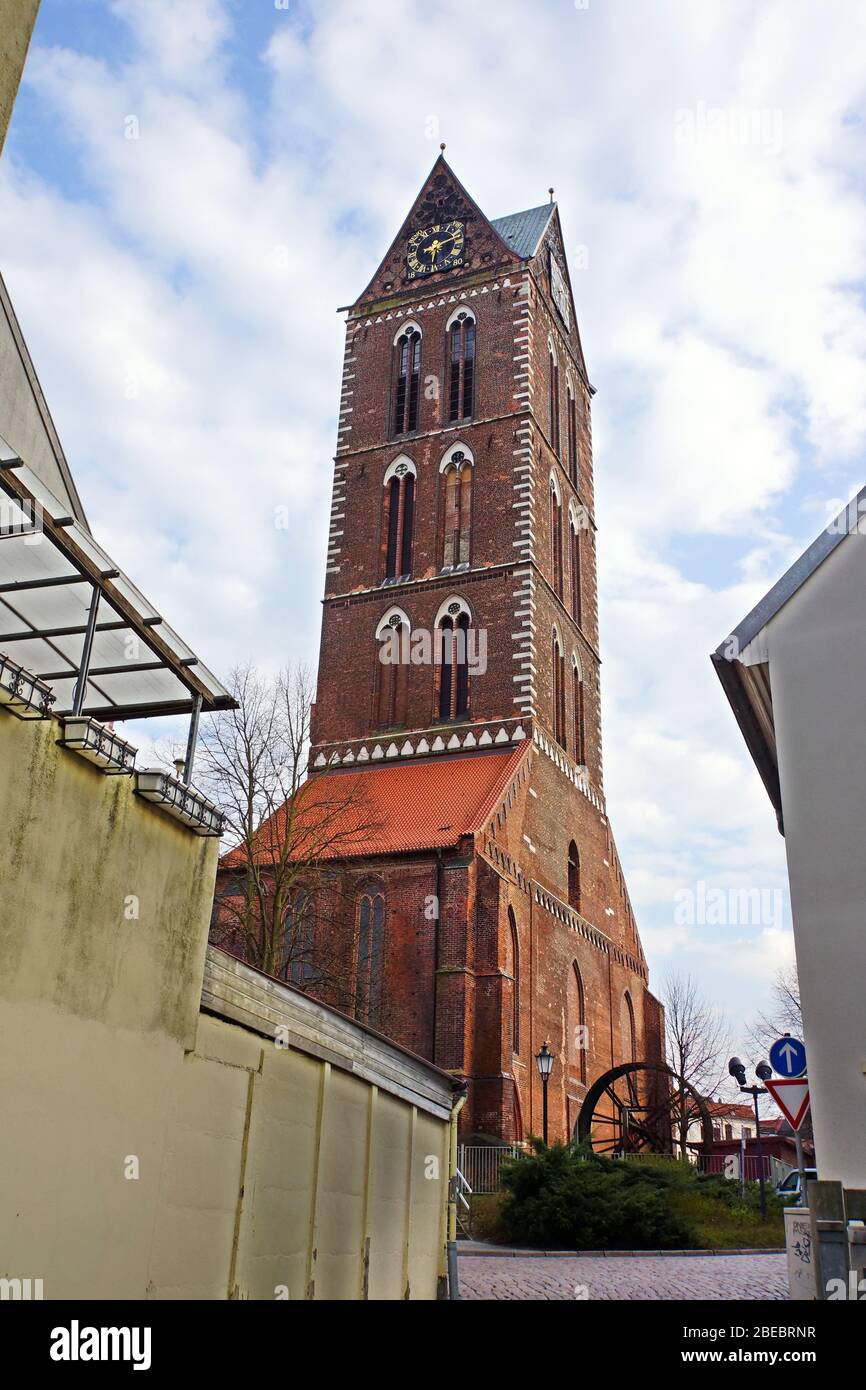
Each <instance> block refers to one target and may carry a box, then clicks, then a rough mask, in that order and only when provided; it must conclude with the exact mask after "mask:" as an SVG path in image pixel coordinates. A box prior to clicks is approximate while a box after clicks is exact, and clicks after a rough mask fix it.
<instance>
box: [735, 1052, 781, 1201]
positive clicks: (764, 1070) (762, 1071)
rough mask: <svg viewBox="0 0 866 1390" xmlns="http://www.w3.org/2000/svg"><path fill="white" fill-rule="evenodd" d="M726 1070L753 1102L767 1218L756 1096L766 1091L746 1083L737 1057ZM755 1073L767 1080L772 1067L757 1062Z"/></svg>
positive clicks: (760, 1179) (759, 1175) (762, 1155)
mask: <svg viewBox="0 0 866 1390" xmlns="http://www.w3.org/2000/svg"><path fill="white" fill-rule="evenodd" d="M728 1072H729V1074H730V1075H731V1076H732V1077H733V1078H734V1080H735V1081H737V1082H739V1086H740V1090H741V1091H742V1092H743V1093H744V1094H745V1095H747V1096H751V1097H752V1100H753V1101H754V1104H755V1136H756V1138H757V1141H758V1183H759V1186H760V1190H761V1220H762V1221H766V1219H767V1194H766V1191H765V1190H764V1146H763V1144H762V1143H761V1116H760V1114H759V1112H758V1096H765V1095H766V1094H767V1092H766V1091H765V1090H764V1088H763V1087H762V1086H747V1085H746V1068H745V1067H744V1066H743V1064H742V1062H741V1061H740V1059H739V1057H732V1058H731V1060H730V1061H729V1062H728ZM755 1075H756V1076H757V1078H758V1080H759V1081H769V1079H770V1077H771V1076H772V1075H773V1068H772V1067H771V1066H770V1065H769V1064H768V1063H767V1062H759V1063H758V1065H757V1066H756V1067H755Z"/></svg>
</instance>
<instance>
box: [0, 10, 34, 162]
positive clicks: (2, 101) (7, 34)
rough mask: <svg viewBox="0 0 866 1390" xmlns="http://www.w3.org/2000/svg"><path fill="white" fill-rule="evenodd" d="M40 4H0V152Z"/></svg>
mask: <svg viewBox="0 0 866 1390" xmlns="http://www.w3.org/2000/svg"><path fill="white" fill-rule="evenodd" d="M38 9H39V0H0V150H2V149H3V142H4V140H5V139H6V131H7V130H8V128H9V121H10V119H11V116H12V107H13V106H14V105H15V95H16V93H17V91H18V84H19V82H20V81H21V73H22V70H23V68H24V59H25V58H26V57H27V49H28V46H29V44H30V35H31V34H32V33H33V25H34V24H35V23H36V12H37V10H38Z"/></svg>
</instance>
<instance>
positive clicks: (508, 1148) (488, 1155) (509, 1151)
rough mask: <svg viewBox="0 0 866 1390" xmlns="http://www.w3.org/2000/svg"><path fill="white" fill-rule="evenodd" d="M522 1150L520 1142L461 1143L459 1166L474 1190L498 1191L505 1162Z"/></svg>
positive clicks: (461, 1173) (484, 1191)
mask: <svg viewBox="0 0 866 1390" xmlns="http://www.w3.org/2000/svg"><path fill="white" fill-rule="evenodd" d="M521 1152H522V1146H521V1145H520V1144H459V1145H458V1147H457V1167H458V1170H459V1172H460V1175H461V1177H463V1176H464V1175H465V1178H464V1181H466V1182H467V1183H468V1185H469V1187H470V1189H471V1191H472V1192H475V1193H484V1194H488V1193H491V1192H498V1191H499V1190H500V1186H501V1183H500V1179H499V1173H500V1169H501V1168H502V1165H503V1163H506V1162H507V1161H508V1160H509V1159H511V1158H514V1157H516V1155H517V1154H519V1153H521Z"/></svg>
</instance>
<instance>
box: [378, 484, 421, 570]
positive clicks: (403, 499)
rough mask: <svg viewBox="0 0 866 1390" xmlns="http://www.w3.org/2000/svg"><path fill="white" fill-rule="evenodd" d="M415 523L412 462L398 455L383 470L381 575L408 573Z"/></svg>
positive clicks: (410, 564)
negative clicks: (383, 558)
mask: <svg viewBox="0 0 866 1390" xmlns="http://www.w3.org/2000/svg"><path fill="white" fill-rule="evenodd" d="M414 526H415V465H414V464H413V463H411V462H410V461H409V460H408V459H398V460H397V461H396V462H394V463H392V464H391V465H390V467H389V468H388V470H387V472H386V473H385V528H384V529H385V537H386V541H385V578H386V579H406V578H408V577H409V575H410V574H411V573H412V539H413V531H414Z"/></svg>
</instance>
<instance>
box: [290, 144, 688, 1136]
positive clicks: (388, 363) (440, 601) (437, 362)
mask: <svg viewBox="0 0 866 1390" xmlns="http://www.w3.org/2000/svg"><path fill="white" fill-rule="evenodd" d="M592 394H593V388H592V387H591V386H590V383H589V380H588V378H587V373H586V367H585V364H584V358H583V351H582V348H581V342H580V335H579V333H578V327H577V322H576V317H575V309H574V301H573V298H572V293H571V288H570V281H569V274H568V266H567V262H566V257H565V251H564V245H563V238H562V230H561V227H560V220H559V213H558V211H557V208H556V205H555V204H554V203H550V204H545V205H544V206H542V207H536V208H532V209H530V210H529V211H526V212H520V213H515V214H512V215H510V216H507V217H500V218H497V219H495V220H493V221H491V220H489V219H488V218H487V217H486V216H485V215H484V213H483V212H482V211H481V210H480V208H479V207H478V206H477V205H476V204H475V202H474V201H473V200H472V198H471V197H470V195H469V194H468V193H467V192H466V190H465V189H464V188H463V187H462V186H461V184H460V183H459V181H458V180H457V178H456V177H455V176H454V174H453V173H452V171H451V169H450V168H449V166H448V164H447V163H446V161H445V159H444V157H440V158H439V159H438V160H437V161H436V163H435V165H434V167H433V169H432V171H431V173H430V175H429V177H428V179H427V181H426V183H425V184H424V186H423V188H422V189H421V192H420V193H419V195H418V197H417V198H416V200H415V203H414V205H413V207H412V209H411V211H410V213H409V215H408V217H407V218H406V221H405V222H404V224H403V226H402V227H401V229H400V231H399V232H398V234H397V237H396V238H395V240H394V242H393V244H392V245H391V247H390V249H389V250H388V252H387V254H386V256H385V258H384V260H383V261H382V264H381V265H380V267H379V269H378V270H377V271H376V274H375V275H374V276H373V279H372V280H371V282H370V284H369V285H368V287H367V288H366V289H365V290H364V292H363V294H361V296H360V297H359V299H358V300H357V301H356V303H355V304H354V305H353V306H352V308H351V309H350V310H349V311H348V320H347V325H346V352H345V362H344V371H343V383H342V400H341V411H340V422H339V432H338V444H337V452H336V459H335V465H334V490H333V504H332V511H331V529H330V540H329V549H328V563H327V578H326V591H325V598H324V611H323V621H322V638H321V654H320V664H319V677H318V691H317V699H316V705H315V709H314V714H313V727H312V751H311V755H310V771H311V776H312V778H313V779H315V781H316V782H318V783H319V784H320V786H321V788H322V789H324V786H325V785H326V784H327V783H331V784H332V785H334V786H339V785H345V783H341V782H339V781H338V779H345V778H347V777H352V778H355V779H356V785H357V786H358V787H359V788H360V789H361V795H362V797H363V800H364V804H365V807H366V808H367V810H368V812H369V824H371V825H373V824H375V826H376V829H375V831H371V832H370V833H369V834H368V835H366V836H361V837H359V840H358V843H357V844H355V845H354V846H352V847H351V852H349V853H347V851H346V848H345V846H344V847H343V851H342V853H341V856H340V863H339V865H335V871H336V872H338V873H339V874H340V875H342V883H343V888H344V889H345V890H346V892H345V893H344V897H346V899H347V900H348V901H350V902H351V903H352V904H353V907H352V913H353V921H352V923H351V929H350V928H349V926H347V927H346V928H345V931H346V941H347V950H348V949H350V948H349V945H348V943H349V942H351V950H352V952H353V956H354V960H353V965H352V973H351V985H350V987H349V989H348V992H347V997H346V998H345V999H344V1000H343V1001H342V1002H343V1004H344V1006H345V1007H347V1008H348V1009H349V1010H350V1011H351V1012H353V1013H355V1014H356V1015H357V1016H358V1017H360V1018H361V1019H362V1020H363V1021H366V1022H368V1023H369V1024H370V1025H371V1026H373V1027H378V1028H380V1029H381V1030H382V1031H383V1032H386V1033H388V1034H390V1035H391V1036H393V1037H394V1038H395V1039H396V1040H397V1041H398V1042H400V1043H402V1044H403V1045H404V1046H407V1047H409V1048H411V1049H413V1050H414V1051H415V1052H418V1053H420V1054H422V1055H423V1056H425V1057H428V1058H431V1059H432V1060H434V1061H435V1062H436V1063H437V1064H438V1065H440V1066H442V1067H444V1068H447V1069H450V1070H452V1071H453V1072H454V1073H455V1075H457V1076H460V1077H464V1078H466V1079H467V1081H468V1082H469V1095H468V1102H467V1105H466V1107H465V1109H464V1112H463V1117H462V1124H463V1132H464V1135H470V1134H471V1135H476V1136H482V1137H491V1138H502V1139H508V1140H510V1139H512V1138H520V1137H522V1136H524V1135H526V1134H528V1133H530V1132H536V1133H538V1132H540V1129H541V1087H540V1082H539V1078H538V1075H537V1069H536V1066H535V1062H534V1055H535V1054H536V1053H537V1052H538V1050H539V1048H540V1047H541V1045H542V1043H544V1042H547V1043H548V1044H549V1047H550V1048H551V1050H552V1051H553V1052H554V1054H555V1057H556V1061H555V1064H554V1068H553V1074H552V1077H551V1081H550V1087H549V1102H550V1134H551V1137H552V1138H553V1137H565V1136H566V1135H567V1134H569V1133H571V1132H572V1131H573V1128H574V1124H575V1121H576V1118H577V1115H578V1112H579V1110H580V1106H581V1102H582V1099H583V1097H584V1095H585V1094H586V1089H587V1085H588V1084H591V1083H592V1081H593V1080H595V1079H596V1078H597V1077H598V1076H599V1075H600V1074H601V1073H602V1072H604V1071H606V1070H607V1069H608V1068H610V1067H611V1066H614V1065H618V1064H619V1063H621V1062H623V1061H629V1060H637V1059H639V1060H651V1061H660V1060H661V1059H662V1057H661V1054H662V1039H661V1031H662V1015H661V1010H660V1007H659V1005H658V1004H657V1002H656V1001H655V999H654V998H653V997H652V995H651V994H650V993H649V991H648V987H647V980H648V975H647V967H646V962H645V959H644V955H643V951H642V949H641V944H640V939H639V937H638V933H637V928H636V925H635V920H634V916H633V913H632V909H631V905H630V902H629V897H628V892H627V890H626V886H625V882H624V880H623V874H622V869H621V867H620V863H619V859H618V857H617V852H616V847H615V845H614V841H613V836H612V833H611V828H610V824H609V822H608V818H607V813H606V809H605V800H604V786H603V777H602V751H601V723H600V706H599V649H598V618H597V604H596V552H595V547H596V528H595V512H594V502H593V468H592V435H591V424H590V403H591V397H592Z"/></svg>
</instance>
